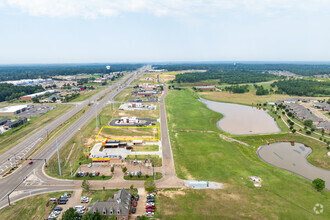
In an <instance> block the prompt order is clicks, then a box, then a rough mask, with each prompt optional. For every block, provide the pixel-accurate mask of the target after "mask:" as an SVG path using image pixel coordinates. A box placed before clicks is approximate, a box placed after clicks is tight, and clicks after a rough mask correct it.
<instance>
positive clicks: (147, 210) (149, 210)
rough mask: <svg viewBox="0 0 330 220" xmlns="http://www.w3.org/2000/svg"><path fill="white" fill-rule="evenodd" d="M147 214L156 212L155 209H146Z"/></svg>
mask: <svg viewBox="0 0 330 220" xmlns="http://www.w3.org/2000/svg"><path fill="white" fill-rule="evenodd" d="M146 212H155V209H146Z"/></svg>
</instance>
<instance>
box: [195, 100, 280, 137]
mask: <svg viewBox="0 0 330 220" xmlns="http://www.w3.org/2000/svg"><path fill="white" fill-rule="evenodd" d="M200 100H201V102H203V103H205V104H206V105H207V107H208V108H209V109H211V110H213V111H215V112H219V113H221V114H223V115H224V117H223V118H222V119H220V120H219V121H218V122H217V126H218V127H219V128H220V129H221V130H223V131H225V132H228V133H230V134H235V135H244V134H267V133H276V132H280V131H281V129H280V128H279V127H278V125H277V123H276V121H275V119H274V118H272V117H271V116H270V115H269V114H268V113H267V111H266V110H263V109H259V108H256V107H251V106H246V105H240V104H232V103H223V102H215V101H209V100H206V99H202V98H201V99H200Z"/></svg>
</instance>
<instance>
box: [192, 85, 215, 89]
mask: <svg viewBox="0 0 330 220" xmlns="http://www.w3.org/2000/svg"><path fill="white" fill-rule="evenodd" d="M194 88H195V89H196V90H216V87H215V86H195V87H194Z"/></svg>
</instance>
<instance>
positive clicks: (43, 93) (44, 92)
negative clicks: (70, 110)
mask: <svg viewBox="0 0 330 220" xmlns="http://www.w3.org/2000/svg"><path fill="white" fill-rule="evenodd" d="M56 92H58V91H57V90H47V91H43V92H38V93H34V94H30V95H26V96H22V97H20V98H19V99H24V100H30V99H33V98H36V97H41V96H43V95H45V94H54V93H56Z"/></svg>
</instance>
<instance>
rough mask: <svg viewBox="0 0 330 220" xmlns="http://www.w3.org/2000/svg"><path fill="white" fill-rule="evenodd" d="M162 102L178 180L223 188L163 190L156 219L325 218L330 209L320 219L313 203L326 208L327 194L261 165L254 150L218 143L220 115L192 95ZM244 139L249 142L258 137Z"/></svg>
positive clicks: (177, 93)
mask: <svg viewBox="0 0 330 220" xmlns="http://www.w3.org/2000/svg"><path fill="white" fill-rule="evenodd" d="M166 104H167V114H168V119H169V132H170V139H171V145H172V150H173V155H174V160H175V168H176V172H177V175H178V177H180V178H183V179H196V180H209V181H217V182H221V183H224V186H225V188H224V189H219V190H183V191H182V192H180V193H179V192H177V191H174V192H172V193H171V192H167V193H165V194H163V195H161V196H159V207H160V208H159V209H158V214H157V215H159V217H160V218H162V219H240V218H252V219H294V218H296V219H313V218H319V219H326V218H327V217H326V216H329V215H330V209H327V210H326V209H325V210H324V213H322V214H320V215H318V216H317V215H316V214H315V213H314V212H313V207H314V205H315V204H316V203H321V204H323V205H325V206H327V204H329V201H330V200H329V198H330V197H329V192H327V191H323V192H321V193H320V192H316V191H315V190H314V189H313V187H312V186H311V182H310V181H308V180H306V179H304V178H302V177H300V176H298V175H295V174H292V173H290V172H287V171H285V170H281V169H278V168H275V167H272V166H270V165H269V164H266V163H264V162H263V161H262V160H261V159H259V157H258V156H257V154H256V148H251V147H246V146H242V145H240V144H237V143H230V142H226V141H225V140H223V139H221V138H220V137H219V135H218V134H217V133H215V132H214V131H218V132H219V130H218V129H217V127H216V124H215V122H216V121H218V120H219V119H220V118H221V115H220V114H218V113H215V112H213V111H211V110H209V109H207V108H206V107H205V105H204V104H202V103H200V102H199V101H198V99H197V98H196V97H194V96H193V95H192V94H191V92H189V91H185V90H183V91H170V92H169V94H168V96H167V97H166ZM178 121H182V122H184V121H186V122H187V123H184V124H182V123H178ZM182 129H185V130H182ZM190 129H193V130H195V131H191V130H190ZM201 131H204V132H201ZM205 131H210V132H205ZM211 131H212V132H211ZM280 135H286V134H279V135H278V136H280ZM236 137H237V136H235V138H236ZM248 137H249V138H251V141H252V140H254V137H258V136H248ZM248 137H246V138H248ZM271 137H272V136H271V135H270V137H269V138H271ZM277 140H278V141H280V140H284V138H283V139H281V138H278V139H277ZM277 140H276V141H277ZM254 141H255V142H254V143H255V144H256V145H257V144H259V143H261V141H260V142H259V141H258V140H254ZM301 141H302V142H303V141H304V140H301ZM260 145H261V144H260ZM313 153H314V152H313ZM313 153H312V155H313ZM312 155H311V156H312ZM315 155H316V154H315ZM252 175H253V176H259V177H261V179H262V187H261V188H256V187H254V186H253V184H252V182H250V181H249V180H248V177H249V176H252ZM327 207H328V206H327ZM211 210H212V211H211Z"/></svg>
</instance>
